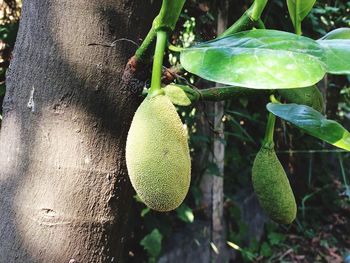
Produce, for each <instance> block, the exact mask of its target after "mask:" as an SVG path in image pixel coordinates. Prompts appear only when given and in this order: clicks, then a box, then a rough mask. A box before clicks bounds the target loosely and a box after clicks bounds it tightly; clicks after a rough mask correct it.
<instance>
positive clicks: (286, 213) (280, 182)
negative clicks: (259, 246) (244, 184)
mask: <svg viewBox="0 0 350 263" xmlns="http://www.w3.org/2000/svg"><path fill="white" fill-rule="evenodd" d="M252 174H253V177H252V181H253V187H254V191H255V193H256V195H257V197H258V199H259V202H260V205H261V206H262V208H263V209H264V210H265V212H266V213H267V214H268V215H269V217H270V218H271V219H272V220H274V221H276V222H277V223H281V224H290V223H291V222H292V221H293V220H294V219H295V217H296V212H297V206H296V203H295V198H294V195H293V191H292V189H291V187H290V184H289V181H288V178H287V175H286V173H285V171H284V169H283V167H282V165H281V163H280V161H279V160H278V158H277V155H276V153H275V151H274V149H273V147H262V148H261V149H260V151H259V152H258V154H257V155H256V157H255V160H254V164H253V170H252Z"/></svg>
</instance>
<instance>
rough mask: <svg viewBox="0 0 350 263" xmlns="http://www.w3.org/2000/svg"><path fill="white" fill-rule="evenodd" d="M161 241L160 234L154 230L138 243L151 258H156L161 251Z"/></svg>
mask: <svg viewBox="0 0 350 263" xmlns="http://www.w3.org/2000/svg"><path fill="white" fill-rule="evenodd" d="M162 239H163V236H162V234H161V233H160V232H159V230H158V229H157V228H156V229H154V230H153V231H152V232H151V233H150V234H148V235H147V236H145V237H144V238H143V239H142V240H141V241H140V245H141V246H143V248H144V249H145V250H146V251H147V253H148V254H149V255H150V256H151V257H155V258H156V257H158V256H159V254H160V251H161V249H162Z"/></svg>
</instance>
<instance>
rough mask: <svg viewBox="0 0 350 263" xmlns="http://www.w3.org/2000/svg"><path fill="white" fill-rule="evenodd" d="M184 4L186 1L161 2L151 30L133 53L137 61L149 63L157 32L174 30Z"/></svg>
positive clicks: (166, 0) (171, 0) (168, 0)
mask: <svg viewBox="0 0 350 263" xmlns="http://www.w3.org/2000/svg"><path fill="white" fill-rule="evenodd" d="M185 2H186V0H163V2H162V7H161V9H160V11H159V14H158V15H157V16H156V17H155V18H154V20H153V23H152V28H151V29H150V31H149V32H148V34H147V36H146V38H145V39H144V41H143V42H142V44H141V46H140V47H139V48H138V49H137V51H136V53H135V57H136V59H137V61H141V62H150V61H151V59H152V54H153V50H154V42H155V39H156V35H157V31H159V30H166V31H168V32H171V31H172V30H174V28H175V25H176V22H177V20H178V19H179V16H180V13H181V10H182V7H183V5H184V4H185Z"/></svg>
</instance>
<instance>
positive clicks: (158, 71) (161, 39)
mask: <svg viewBox="0 0 350 263" xmlns="http://www.w3.org/2000/svg"><path fill="white" fill-rule="evenodd" d="M166 44H167V32H166V31H163V30H159V31H158V32H157V42H156V49H155V51H154V59H153V69H152V80H151V87H150V90H149V94H150V95H151V96H154V95H156V94H159V92H160V91H161V84H162V83H161V80H162V68H163V58H164V51H165V46H166Z"/></svg>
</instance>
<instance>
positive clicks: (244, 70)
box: [180, 29, 326, 89]
mask: <svg viewBox="0 0 350 263" xmlns="http://www.w3.org/2000/svg"><path fill="white" fill-rule="evenodd" d="M323 52H324V51H323V50H322V48H321V47H320V45H319V44H318V43H317V42H316V41H314V40H312V39H309V38H306V37H302V36H297V35H295V34H291V33H287V32H282V31H276V30H264V29H258V30H251V31H245V32H241V33H238V34H233V35H230V36H228V37H225V38H220V39H217V40H213V41H209V42H205V43H202V44H199V45H196V46H193V47H191V48H188V49H184V50H183V51H182V52H181V56H180V59H181V64H182V66H183V67H184V68H185V69H186V70H187V71H189V72H191V73H193V74H196V75H199V76H200V77H202V78H204V79H207V80H211V81H215V82H219V83H223V84H227V85H233V86H241V87H246V88H254V89H286V88H298V87H306V86H311V85H313V84H315V83H317V82H318V81H319V80H321V79H322V77H323V76H324V74H325V72H326V67H325V64H324V63H323V61H322V57H323Z"/></svg>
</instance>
